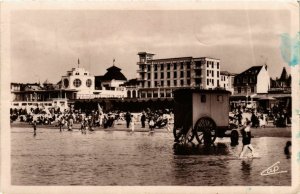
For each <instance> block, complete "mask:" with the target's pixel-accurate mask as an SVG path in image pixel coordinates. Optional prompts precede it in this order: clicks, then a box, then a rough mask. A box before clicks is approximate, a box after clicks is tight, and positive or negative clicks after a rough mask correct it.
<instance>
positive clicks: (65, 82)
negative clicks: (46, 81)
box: [61, 67, 95, 98]
mask: <svg viewBox="0 0 300 194" xmlns="http://www.w3.org/2000/svg"><path fill="white" fill-rule="evenodd" d="M61 83H62V84H61V88H62V89H65V90H76V91H77V92H76V97H75V98H89V97H91V96H92V95H93V94H94V93H93V92H94V88H95V77H94V76H92V75H91V74H90V73H89V72H88V71H86V70H85V69H84V68H79V67H78V68H72V70H71V71H67V74H66V75H64V76H62V77H61Z"/></svg>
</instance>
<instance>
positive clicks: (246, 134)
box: [240, 118, 254, 158]
mask: <svg viewBox="0 0 300 194" xmlns="http://www.w3.org/2000/svg"><path fill="white" fill-rule="evenodd" d="M250 127H251V122H250V121H249V119H248V118H246V121H245V127H244V128H242V130H241V133H242V136H243V148H242V152H241V154H240V158H244V154H245V153H246V151H247V148H248V149H249V150H250V151H251V153H252V156H254V148H253V146H252V145H251V131H250Z"/></svg>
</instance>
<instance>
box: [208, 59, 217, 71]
mask: <svg viewBox="0 0 300 194" xmlns="http://www.w3.org/2000/svg"><path fill="white" fill-rule="evenodd" d="M214 64H215V63H214V62H213V61H207V67H209V66H210V65H211V68H214ZM219 68H220V64H219V62H217V69H219Z"/></svg>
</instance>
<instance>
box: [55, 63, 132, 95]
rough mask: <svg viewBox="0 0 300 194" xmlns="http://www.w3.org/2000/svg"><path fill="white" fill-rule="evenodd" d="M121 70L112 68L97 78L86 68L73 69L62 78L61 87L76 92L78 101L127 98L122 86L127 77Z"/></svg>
mask: <svg viewBox="0 0 300 194" xmlns="http://www.w3.org/2000/svg"><path fill="white" fill-rule="evenodd" d="M120 70H121V69H120V68H118V67H115V66H112V67H110V68H108V69H107V73H106V74H104V75H103V76H96V77H95V76H93V75H91V74H90V73H89V72H88V71H86V70H85V69H84V68H79V67H78V68H72V70H71V71H68V72H67V75H64V76H62V79H61V83H62V84H61V87H62V89H64V90H74V91H76V97H75V98H77V99H93V98H125V97H126V96H127V92H126V88H125V87H122V86H120V85H121V84H123V83H124V82H125V81H126V77H125V76H124V75H123V74H122V73H121V72H120ZM120 75H122V76H121V77H120Z"/></svg>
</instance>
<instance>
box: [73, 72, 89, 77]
mask: <svg viewBox="0 0 300 194" xmlns="http://www.w3.org/2000/svg"><path fill="white" fill-rule="evenodd" d="M71 75H72V72H69V73H68V76H71ZM75 75H80V73H79V72H76V73H75ZM83 75H88V74H87V73H84V74H83Z"/></svg>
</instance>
